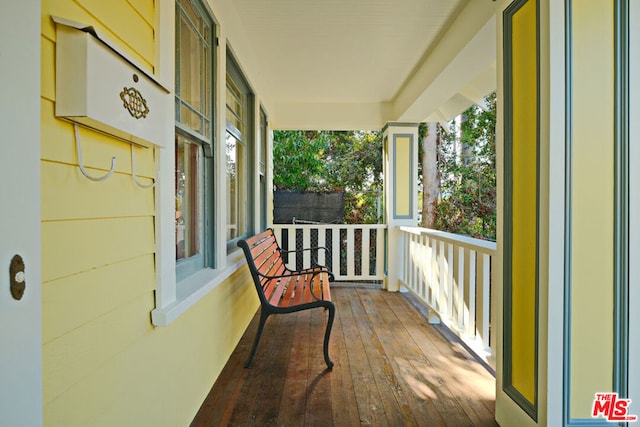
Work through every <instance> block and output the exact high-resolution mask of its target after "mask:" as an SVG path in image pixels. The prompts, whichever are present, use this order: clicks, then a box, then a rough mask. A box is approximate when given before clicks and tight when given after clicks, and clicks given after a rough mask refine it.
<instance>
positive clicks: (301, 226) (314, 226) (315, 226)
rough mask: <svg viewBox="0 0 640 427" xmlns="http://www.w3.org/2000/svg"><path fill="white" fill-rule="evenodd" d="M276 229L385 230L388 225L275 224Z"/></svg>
mask: <svg viewBox="0 0 640 427" xmlns="http://www.w3.org/2000/svg"><path fill="white" fill-rule="evenodd" d="M272 227H273V228H274V229H280V228H296V229H300V230H304V229H307V228H308V229H314V230H315V229H321V230H322V229H325V230H326V229H334V228H343V229H348V228H355V229H367V228H368V229H371V228H375V229H385V228H387V224H273V225H272Z"/></svg>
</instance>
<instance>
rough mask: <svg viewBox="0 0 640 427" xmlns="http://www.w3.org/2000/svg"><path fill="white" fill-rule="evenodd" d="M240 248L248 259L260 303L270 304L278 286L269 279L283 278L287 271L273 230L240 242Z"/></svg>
mask: <svg viewBox="0 0 640 427" xmlns="http://www.w3.org/2000/svg"><path fill="white" fill-rule="evenodd" d="M238 246H239V247H241V248H242V250H243V252H244V256H245V258H246V259H247V264H248V265H249V270H250V271H251V276H252V277H253V283H254V284H255V286H256V290H257V291H258V296H259V297H260V302H261V303H263V304H266V303H268V300H269V297H270V293H271V291H273V288H274V287H275V285H276V284H275V283H274V282H275V280H270V279H269V277H273V276H281V275H282V274H283V273H284V272H285V271H286V267H285V265H284V261H283V259H282V254H281V253H280V246H279V245H278V242H277V241H276V236H275V234H273V230H272V229H271V228H268V229H266V230H265V231H263V232H262V233H260V234H256V235H255V236H251V237H249V238H247V239H243V240H240V241H239V242H238ZM265 276H266V277H265ZM265 294H266V295H265Z"/></svg>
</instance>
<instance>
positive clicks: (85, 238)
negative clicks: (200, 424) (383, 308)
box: [41, 0, 256, 426]
mask: <svg viewBox="0 0 640 427" xmlns="http://www.w3.org/2000/svg"><path fill="white" fill-rule="evenodd" d="M154 14H155V11H154V2H153V0H112V1H103V0H76V1H71V0H48V1H43V2H42V100H41V103H42V113H41V124H42V141H41V179H42V194H41V198H42V280H43V292H42V299H43V300H42V311H43V313H42V315H43V394H44V396H43V399H44V424H45V426H88V425H91V426H125V425H131V426H150V425H153V426H180V425H188V423H189V421H190V419H191V417H192V416H193V415H194V414H195V412H196V411H197V409H198V407H199V405H200V403H201V402H202V399H203V398H204V396H205V395H206V393H207V392H208V390H209V388H210V387H211V385H212V383H213V381H214V380H215V378H216V376H217V375H218V373H219V372H220V370H221V369H222V367H223V366H224V363H225V362H226V360H227V358H228V356H229V354H230V353H231V351H232V350H233V348H234V347H235V344H236V343H237V341H238V340H239V338H240V336H241V334H242V333H243V331H244V329H245V328H246V325H247V324H248V322H249V320H250V319H251V317H252V315H253V313H254V312H255V308H256V298H255V296H254V291H253V290H252V287H251V286H252V285H251V284H250V277H249V274H248V271H247V270H246V269H244V270H241V271H240V272H238V273H236V274H235V275H233V276H232V277H231V278H230V279H228V280H227V281H226V282H225V283H223V284H221V285H220V286H218V287H217V288H216V289H215V290H214V291H213V292H211V294H209V295H208V296H207V297H205V298H204V299H203V300H201V301H200V302H199V303H198V304H196V305H195V306H194V307H193V308H191V309H190V310H189V311H188V312H187V313H185V314H184V315H183V316H181V317H180V318H179V319H178V320H176V321H175V322H174V323H172V324H171V325H170V326H169V327H166V328H154V327H153V325H152V324H151V321H150V312H151V310H152V309H153V308H154V295H153V292H154V287H155V280H156V278H155V265H154V263H155V261H154V252H155V240H154V216H155V212H154V192H153V190H146V189H142V188H139V187H137V186H136V185H135V184H134V182H133V180H132V177H131V154H130V147H129V145H127V144H125V143H122V142H120V141H118V140H114V139H111V138H109V137H107V136H104V135H100V134H97V133H94V132H92V131H89V130H86V129H81V130H80V135H81V140H82V146H83V157H84V163H85V166H86V168H87V169H88V170H89V173H92V174H93V175H100V174H103V173H104V172H105V170H106V169H108V168H109V166H110V160H111V157H112V156H115V157H116V172H115V173H114V174H113V175H112V176H111V177H110V178H109V179H107V180H106V181H104V182H92V181H89V180H88V179H86V178H85V177H84V176H83V175H82V174H81V172H80V170H79V168H78V166H77V164H78V160H77V156H76V152H75V142H74V137H73V127H72V125H71V124H70V123H68V122H65V121H62V120H59V119H56V118H55V116H54V107H55V99H56V96H55V95H56V94H55V26H54V24H53V22H52V21H51V19H50V16H51V15H57V16H61V17H64V18H67V19H72V20H76V21H79V22H83V23H87V24H91V25H93V26H95V27H96V28H97V29H98V31H100V32H101V33H103V34H105V35H106V36H107V37H108V38H109V39H110V40H112V41H113V42H115V43H117V44H118V45H119V46H121V47H122V48H124V49H125V50H126V51H127V52H128V53H129V54H130V55H131V56H132V57H133V58H134V59H135V60H136V61H138V62H139V63H140V64H142V65H143V66H144V67H145V68H148V70H149V71H151V72H153V68H154V63H153V61H154V56H155V42H154V28H153V24H154V22H155V17H154ZM136 163H137V165H136V166H137V167H136V169H137V170H136V174H137V175H138V176H139V177H141V181H142V182H143V183H145V184H148V183H150V182H151V178H152V177H153V176H154V174H155V164H154V149H153V148H149V149H140V148H137V149H136Z"/></svg>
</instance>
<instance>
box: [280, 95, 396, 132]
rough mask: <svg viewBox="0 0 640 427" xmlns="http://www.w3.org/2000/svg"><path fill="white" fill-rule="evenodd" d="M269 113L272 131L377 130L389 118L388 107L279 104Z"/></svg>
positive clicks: (350, 104) (301, 103) (385, 103)
mask: <svg viewBox="0 0 640 427" xmlns="http://www.w3.org/2000/svg"><path fill="white" fill-rule="evenodd" d="M272 111H273V113H272V116H271V126H272V127H273V128H274V129H283V130H298V129H307V130H353V129H362V130H380V128H381V127H382V126H383V124H384V123H385V122H386V121H387V117H389V116H390V112H391V104H390V103H388V102H383V103H379V102H370V103H303V102H280V103H276V104H275V105H274V109H273V110H272Z"/></svg>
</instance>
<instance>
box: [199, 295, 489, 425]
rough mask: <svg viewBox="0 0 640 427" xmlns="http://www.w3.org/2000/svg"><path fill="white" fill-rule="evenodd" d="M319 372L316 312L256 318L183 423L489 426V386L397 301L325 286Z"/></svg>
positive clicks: (472, 364)
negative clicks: (330, 310)
mask: <svg viewBox="0 0 640 427" xmlns="http://www.w3.org/2000/svg"><path fill="white" fill-rule="evenodd" d="M331 294H332V299H333V300H334V302H335V303H336V306H337V307H336V311H337V313H336V320H335V323H334V327H333V333H332V335H331V344H330V351H329V354H330V356H331V358H332V359H333V361H334V363H335V366H334V368H333V370H331V371H329V370H327V369H326V365H325V363H324V360H323V357H322V336H323V333H324V327H325V322H326V313H325V311H324V310H322V309H314V310H306V311H303V312H300V313H293V314H287V315H280V316H271V317H270V318H269V320H268V321H267V324H266V326H265V330H264V333H263V335H262V339H261V342H260V345H259V346H258V350H257V353H256V356H255V358H254V361H253V365H252V366H251V368H249V369H245V368H244V367H243V363H244V361H245V359H246V357H247V356H248V354H249V349H250V346H251V344H252V341H253V338H254V334H255V331H256V329H257V320H258V318H257V316H256V317H255V318H254V319H253V321H252V322H251V324H250V326H249V328H248V329H247V332H246V333H245V335H244V336H243V338H242V340H241V341H240V343H239V344H238V346H237V348H236V350H235V351H234V352H233V354H232V356H231V358H230V360H229V362H228V363H227V365H226V367H225V368H224V370H223V371H222V373H221V374H220V376H219V378H218V380H217V381H216V383H215V384H214V385H213V388H212V389H211V392H210V393H209V395H208V397H207V398H206V400H205V402H204V403H203V404H202V407H201V408H200V410H199V412H198V414H197V415H196V417H195V419H194V420H193V422H192V424H191V426H192V427H204V426H268V425H277V426H331V425H335V426H346V427H349V426H356V425H371V426H440V425H443V426H454V427H457V426H496V425H497V424H496V423H495V421H494V406H495V379H494V378H493V376H492V375H491V374H490V373H489V372H488V371H487V370H486V369H485V368H484V367H483V366H482V365H480V364H479V363H478V362H476V361H475V360H474V359H473V357H471V356H470V355H469V353H468V352H467V351H466V350H465V349H464V347H462V346H461V345H460V344H459V343H456V342H451V341H448V340H446V339H445V338H443V336H442V335H441V334H440V332H438V331H437V330H436V329H435V328H434V327H433V326H431V325H429V324H428V323H427V322H426V320H425V318H424V316H423V315H422V314H421V313H420V312H419V311H418V310H416V309H415V308H414V307H413V306H412V305H411V303H410V302H408V300H407V299H406V298H405V297H404V296H403V295H401V294H399V293H391V292H386V291H381V290H380V289H376V288H371V287H363V286H340V285H339V286H335V287H334V288H332V290H331Z"/></svg>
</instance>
